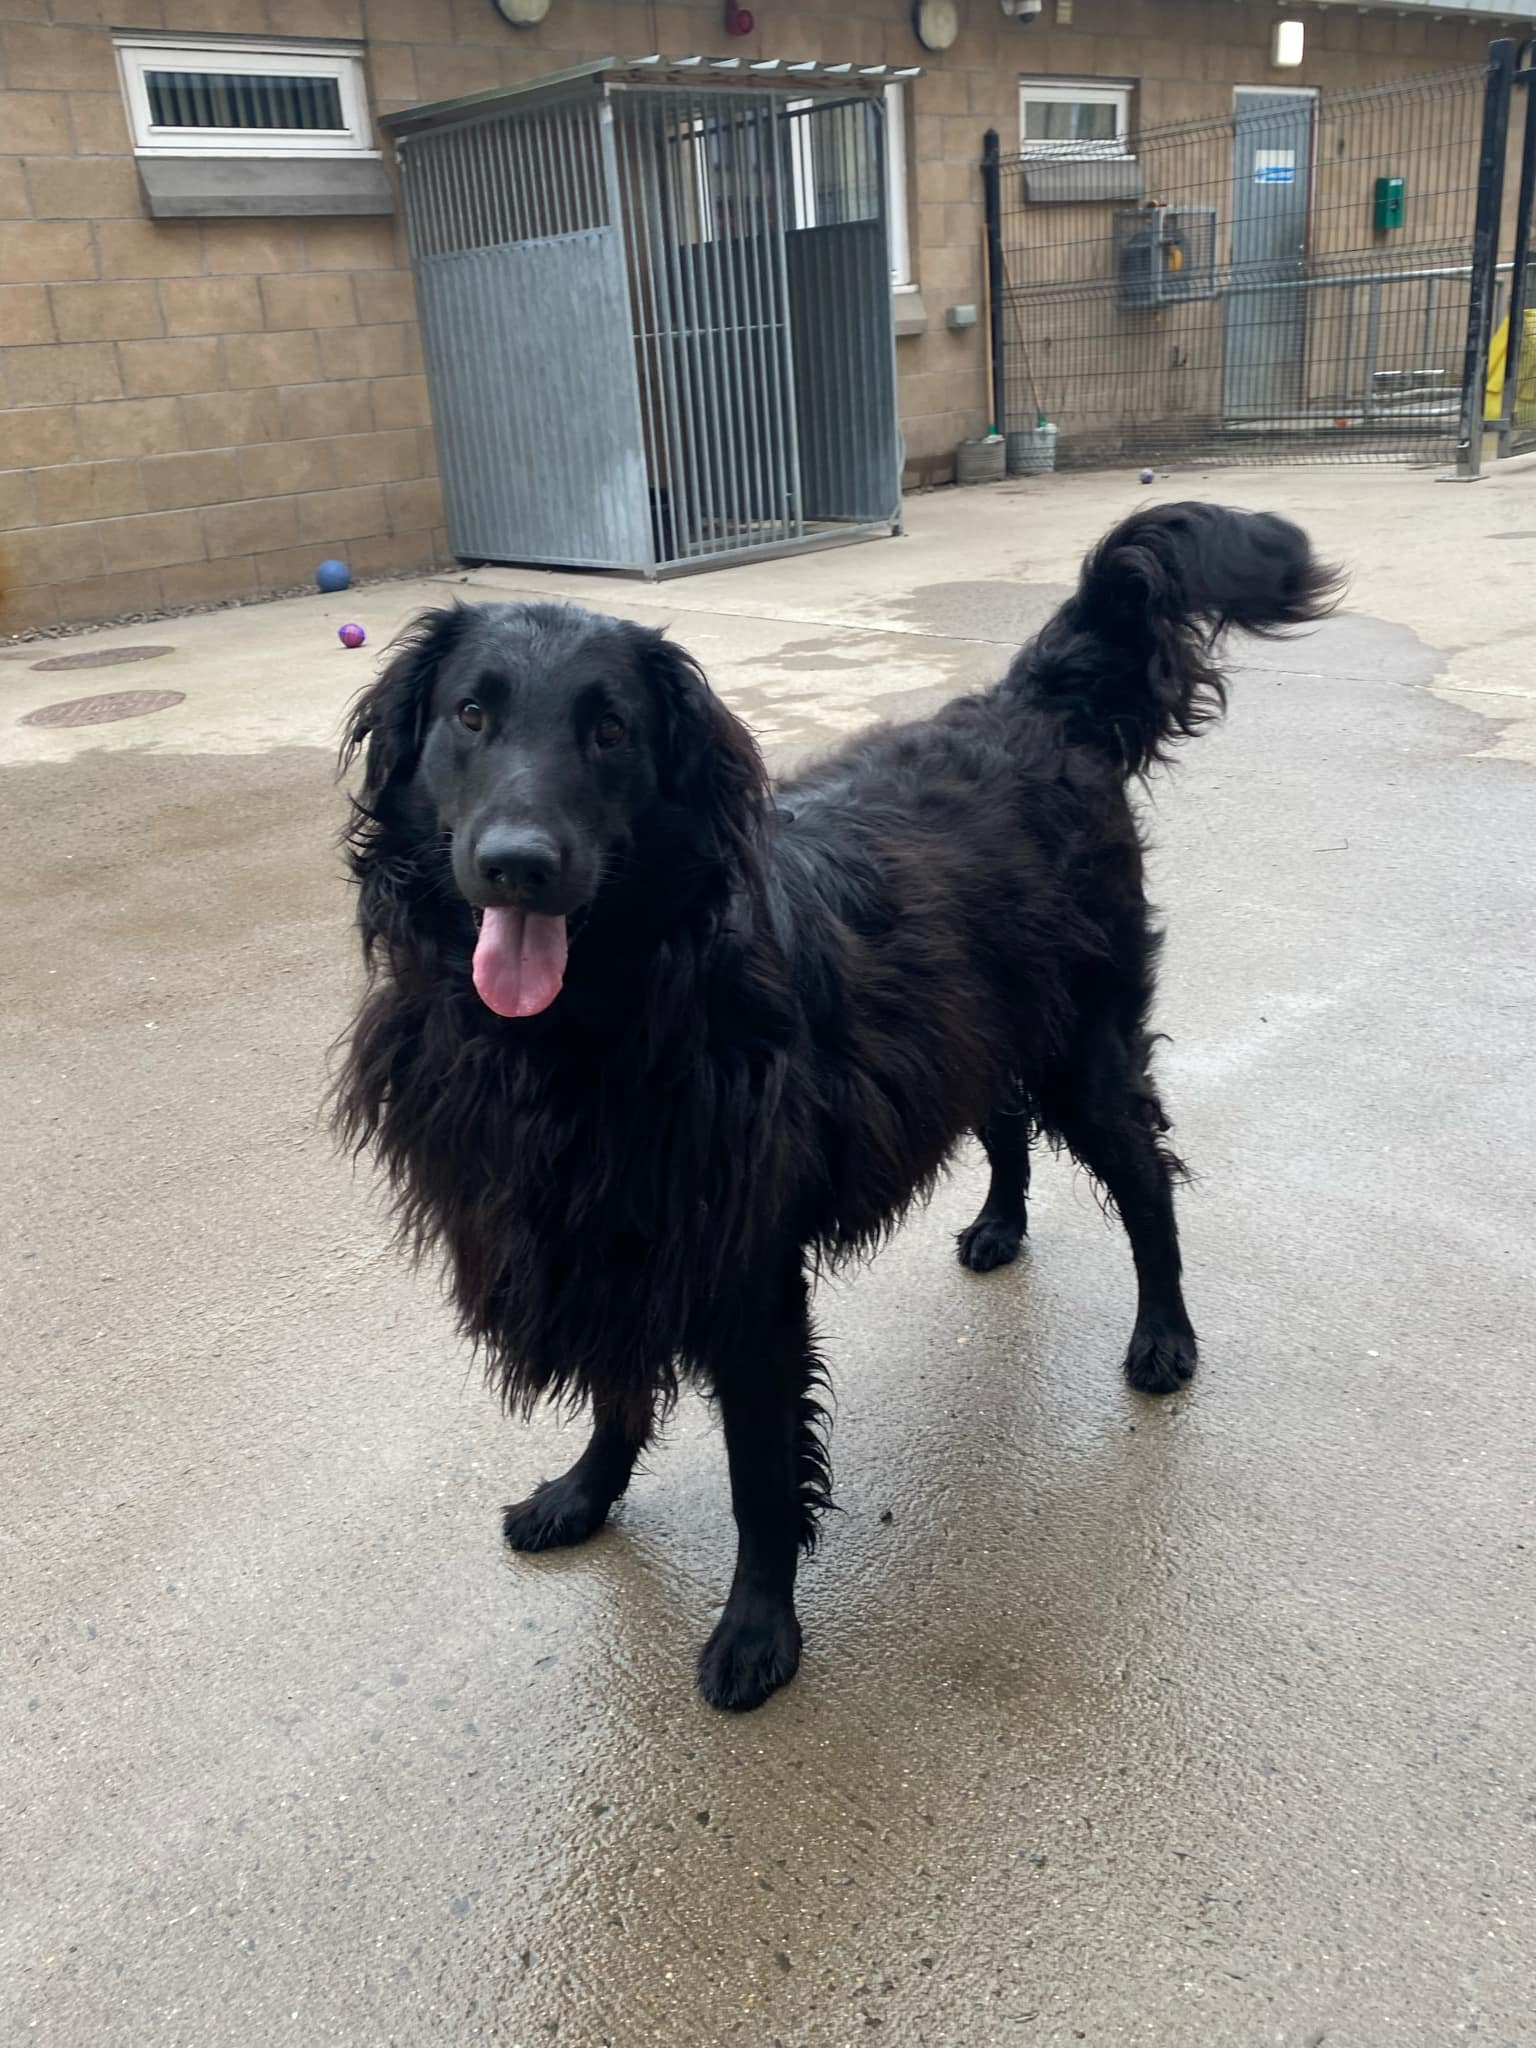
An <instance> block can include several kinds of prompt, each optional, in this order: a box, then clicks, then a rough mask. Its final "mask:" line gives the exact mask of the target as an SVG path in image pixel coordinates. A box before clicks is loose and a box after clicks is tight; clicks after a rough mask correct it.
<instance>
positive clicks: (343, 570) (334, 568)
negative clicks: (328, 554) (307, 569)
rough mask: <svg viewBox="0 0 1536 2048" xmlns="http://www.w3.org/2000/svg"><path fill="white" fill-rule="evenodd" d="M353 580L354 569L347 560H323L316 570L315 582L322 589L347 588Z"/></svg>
mask: <svg viewBox="0 0 1536 2048" xmlns="http://www.w3.org/2000/svg"><path fill="white" fill-rule="evenodd" d="M351 581H352V571H351V570H350V569H349V568H348V567H347V565H346V563H345V562H337V561H329V562H322V563H321V564H320V566H319V568H318V569H317V570H316V571H315V582H316V584H317V585H318V587H319V588H320V589H321V590H345V589H347V587H348V586H349V585H350V583H351Z"/></svg>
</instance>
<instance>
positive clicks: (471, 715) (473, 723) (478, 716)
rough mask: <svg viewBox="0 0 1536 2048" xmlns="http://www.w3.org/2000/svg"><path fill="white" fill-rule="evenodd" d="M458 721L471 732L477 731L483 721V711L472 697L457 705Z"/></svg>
mask: <svg viewBox="0 0 1536 2048" xmlns="http://www.w3.org/2000/svg"><path fill="white" fill-rule="evenodd" d="M459 723H460V725H463V726H467V727H468V728H469V730H470V731H471V732H478V731H479V730H480V728H481V726H482V725H484V723H485V713H484V712H483V711H482V710H481V709H480V706H479V705H478V704H476V703H475V702H474V700H473V699H470V700H469V702H467V703H464V704H461V705H460V706H459Z"/></svg>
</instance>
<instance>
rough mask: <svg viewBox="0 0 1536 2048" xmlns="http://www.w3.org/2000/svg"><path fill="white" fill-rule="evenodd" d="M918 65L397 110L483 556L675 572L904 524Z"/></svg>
mask: <svg viewBox="0 0 1536 2048" xmlns="http://www.w3.org/2000/svg"><path fill="white" fill-rule="evenodd" d="M911 75H912V74H911V73H910V72H907V73H893V72H891V71H890V70H889V68H888V67H886V66H884V65H871V66H866V67H863V68H862V69H861V70H858V71H855V69H854V67H852V66H848V65H842V66H837V65H833V66H828V65H785V64H780V63H776V62H772V63H771V62H766V61H765V62H761V63H749V62H747V61H746V60H742V59H734V58H733V59H719V60H708V61H706V60H703V59H673V60H664V59H660V58H654V59H645V60H638V61H636V62H632V63H619V62H613V63H607V64H598V65H589V66H585V67H583V68H582V69H580V70H578V71H574V72H566V73H561V74H559V75H557V76H555V77H552V78H548V79H544V80H541V81H538V82H536V83H534V84H531V85H527V86H520V87H513V88H510V89H507V90H504V91H495V92H488V93H481V94H475V95H472V96H471V97H469V98H467V99H462V100H455V101H448V102H443V103H441V104H439V105H436V106H428V107H419V108H414V109H412V110H411V111H410V112H409V113H407V114H400V115H395V116H392V117H391V118H390V120H389V121H388V122H387V124H386V125H387V126H388V127H390V128H391V130H392V131H393V132H394V134H395V136H396V139H397V142H398V147H399V153H400V163H401V172H402V181H403V185H404V191H405V213H406V225H407V232H408V235H409V238H410V247H411V259H412V265H413V269H414V274H415V280H416V291H417V299H418V303H419V307H420V312H421V322H422V335H423V348H424V354H425V359H426V372H427V380H428V385H429V389H430V392H431V399H432V415H433V423H434V426H435V428H436V432H437V438H438V453H439V462H440V468H441V471H442V477H443V491H444V498H445V501H446V506H447V517H448V525H449V533H450V538H451V542H452V546H453V550H454V553H455V554H456V555H457V556H458V557H459V558H460V559H461V560H470V561H498V562H514V563H516V562H523V563H539V564H549V565H561V566H571V567H582V568H603V569H622V570H633V571H639V572H640V573H642V574H647V575H661V574H669V573H674V572H676V571H679V570H684V569H689V568H694V567H706V566H711V565H714V564H717V563H720V562H723V561H730V560H742V559H750V558H752V557H754V556H759V555H763V554H770V553H777V552H782V551H786V550H790V549H795V548H802V547H815V546H824V545H827V544H829V543H832V542H835V541H838V540H843V539H849V538H860V537H864V536H868V535H873V534H878V533H890V532H892V531H894V530H896V528H897V527H898V525H899V521H900V487H901V439H900V433H899V430H898V426H897V415H896V370H895V346H894V330H893V323H892V314H891V284H890V280H891V271H890V253H889V227H888V223H887V219H886V198H885V193H886V178H885V132H884V122H885V101H884V95H883V88H884V85H885V83H886V81H887V80H888V79H890V78H891V77H900V76H911Z"/></svg>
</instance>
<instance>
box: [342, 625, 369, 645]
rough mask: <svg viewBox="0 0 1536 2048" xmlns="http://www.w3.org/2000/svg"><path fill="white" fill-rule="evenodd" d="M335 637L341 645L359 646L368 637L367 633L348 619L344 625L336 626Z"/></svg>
mask: <svg viewBox="0 0 1536 2048" xmlns="http://www.w3.org/2000/svg"><path fill="white" fill-rule="evenodd" d="M336 638H337V639H338V640H339V641H340V642H341V644H342V646H343V647H361V646H362V644H363V642H364V641H365V640H366V639H367V638H368V635H367V634H366V633H365V632H364V631H363V629H362V627H361V626H358V625H354V624H352V623H351V622H350V621H349V622H348V623H347V624H346V625H345V626H338V627H337V628H336Z"/></svg>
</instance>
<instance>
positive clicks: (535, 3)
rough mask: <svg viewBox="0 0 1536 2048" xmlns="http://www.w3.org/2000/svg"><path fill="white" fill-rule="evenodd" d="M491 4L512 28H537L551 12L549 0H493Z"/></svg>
mask: <svg viewBox="0 0 1536 2048" xmlns="http://www.w3.org/2000/svg"><path fill="white" fill-rule="evenodd" d="M491 5H492V6H493V7H494V8H495V9H496V12H497V13H498V14H499V15H500V16H501V18H502V20H503V21H504V22H506V23H507V24H508V25H509V26H510V27H512V28H537V27H538V25H539V23H540V22H541V21H542V20H543V19H544V17H545V15H546V14H548V12H549V0H491Z"/></svg>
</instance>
